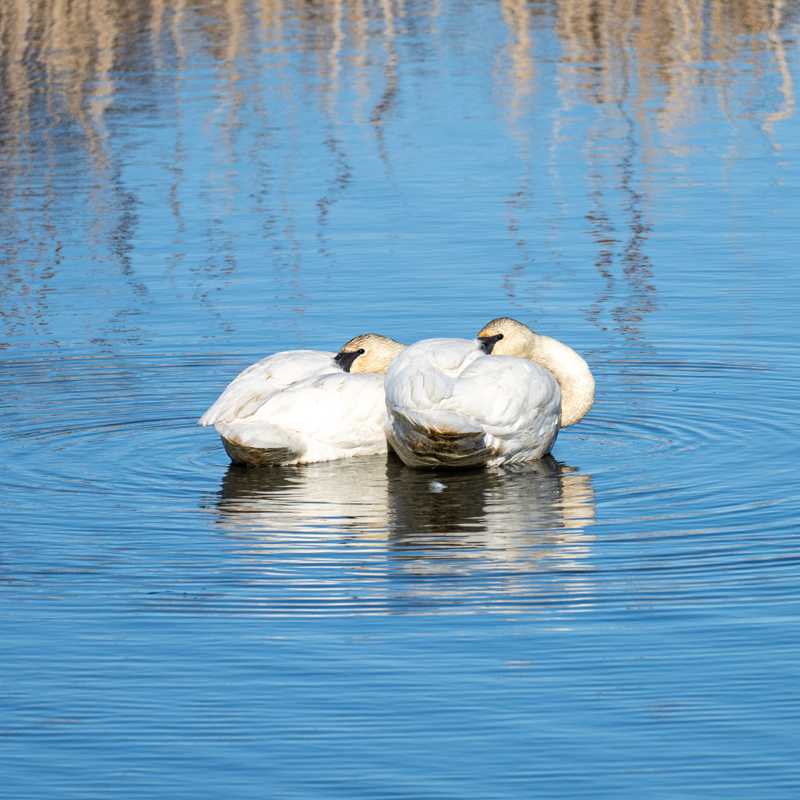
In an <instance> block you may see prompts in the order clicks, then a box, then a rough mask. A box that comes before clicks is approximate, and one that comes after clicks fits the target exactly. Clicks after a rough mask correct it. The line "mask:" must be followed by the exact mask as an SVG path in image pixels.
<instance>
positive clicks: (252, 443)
mask: <svg viewBox="0 0 800 800" xmlns="http://www.w3.org/2000/svg"><path fill="white" fill-rule="evenodd" d="M216 429H217V433H218V434H219V435H220V438H221V439H222V444H223V445H224V447H225V452H226V453H227V454H228V456H229V457H230V459H231V461H233V462H234V464H249V465H250V466H254V467H266V466H280V465H285V464H295V463H297V462H298V460H299V459H300V457H301V456H302V454H303V451H304V450H305V448H304V447H303V445H302V443H301V442H300V441H299V440H298V438H297V437H296V436H295V435H293V434H291V433H289V432H288V431H285V430H282V429H281V428H278V427H276V426H274V425H265V424H264V423H260V424H259V425H258V426H257V427H256V426H254V425H253V424H248V423H224V422H220V423H217V425H216Z"/></svg>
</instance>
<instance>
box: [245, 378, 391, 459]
mask: <svg viewBox="0 0 800 800" xmlns="http://www.w3.org/2000/svg"><path fill="white" fill-rule="evenodd" d="M385 421H386V406H385V403H384V395H383V376H382V375H375V374H362V373H358V374H350V373H346V372H341V371H339V372H333V373H329V374H325V375H321V376H319V377H315V378H309V379H307V380H305V381H301V382H299V383H295V384H292V385H291V386H288V387H286V388H285V389H284V390H283V391H280V392H276V393H274V394H272V395H270V397H268V398H267V399H266V400H265V401H264V402H263V403H262V404H261V405H260V406H259V407H258V408H257V409H255V410H254V412H253V413H252V414H251V415H250V416H249V417H248V418H247V419H246V420H242V421H241V422H240V423H239V424H238V428H237V438H238V440H239V441H241V442H243V443H245V444H248V445H249V446H264V443H265V442H268V441H269V440H270V439H271V438H274V439H275V442H276V446H285V442H288V441H291V442H300V443H301V446H300V447H298V452H299V453H300V454H301V455H302V457H303V460H314V461H316V460H324V459H327V458H338V457H342V456H345V455H358V454H364V453H368V452H369V453H376V452H381V451H382V450H385V449H386V441H385V434H384V425H385ZM275 431H280V435H275V433H274V432H275ZM259 442H260V443H261V444H256V443H259ZM251 443H252V444H251Z"/></svg>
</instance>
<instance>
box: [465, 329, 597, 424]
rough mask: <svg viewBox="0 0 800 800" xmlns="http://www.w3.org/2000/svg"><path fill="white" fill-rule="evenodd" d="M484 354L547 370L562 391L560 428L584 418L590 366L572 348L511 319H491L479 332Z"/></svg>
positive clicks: (589, 398) (588, 404)
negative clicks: (527, 362) (512, 358)
mask: <svg viewBox="0 0 800 800" xmlns="http://www.w3.org/2000/svg"><path fill="white" fill-rule="evenodd" d="M477 338H478V341H479V342H480V345H481V349H482V350H483V352H484V353H487V354H489V355H495V356H516V357H517V358H527V359H530V360H531V361H535V362H536V363H537V364H539V365H540V366H542V367H544V368H545V369H547V370H549V371H550V372H551V373H552V374H553V377H554V378H555V379H556V380H557V381H558V384H559V386H560V388H561V427H562V428H566V427H567V426H568V425H574V424H575V423H576V422H578V421H579V420H581V419H583V417H584V416H586V414H587V413H588V411H589V409H590V408H591V407H592V403H594V389H595V385H594V377H593V376H592V372H591V370H590V369H589V365H588V364H587V363H586V362H585V361H584V360H583V358H581V356H579V355H578V353H576V352H575V351H574V350H573V349H572V348H571V347H568V346H567V345H565V344H563V343H562V342H559V341H558V340H556V339H552V338H551V337H549V336H544V335H542V334H540V333H534V332H533V331H532V330H531V329H530V328H529V327H528V326H527V325H524V324H523V323H522V322H518V321H517V320H515V319H511V317H498V318H497V319H493V320H492V321H491V322H489V323H488V324H486V325H484V326H483V328H481V329H480V331H478V337H477Z"/></svg>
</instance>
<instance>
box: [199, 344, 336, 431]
mask: <svg viewBox="0 0 800 800" xmlns="http://www.w3.org/2000/svg"><path fill="white" fill-rule="evenodd" d="M335 356H336V353H325V352H322V351H320V350H285V351H283V352H281V353H274V354H273V355H271V356H267V357H266V358H262V359H261V360H260V361H257V362H256V363H255V364H251V365H250V366H249V367H247V368H246V369H244V370H242V372H240V373H239V374H238V375H237V376H236V377H235V378H234V379H233V380H232V381H231V382H230V383H229V384H228V385H227V387H225V390H224V391H223V392H222V394H221V395H220V396H219V397H218V398H217V400H216V401H215V402H214V404H213V405H212V406H211V407H210V408H209V409H208V410H207V411H206V412H205V414H203V416H202V417H200V422H199V424H200V425H203V426H207V425H216V424H217V423H220V422H223V423H230V422H235V421H237V420H244V419H247V418H248V417H250V416H252V414H253V413H254V412H255V411H256V409H258V408H259V407H260V406H261V404H262V403H264V402H265V401H266V400H268V399H269V398H270V397H272V396H273V395H274V394H276V393H278V392H281V391H282V390H284V389H286V388H287V387H289V386H291V385H292V384H296V383H299V382H301V381H303V380H305V379H307V378H315V377H319V376H321V375H325V374H326V373H336V372H341V368H340V367H339V366H338V365H337V364H336V362H335V361H334V357H335Z"/></svg>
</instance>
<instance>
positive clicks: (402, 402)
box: [385, 318, 594, 467]
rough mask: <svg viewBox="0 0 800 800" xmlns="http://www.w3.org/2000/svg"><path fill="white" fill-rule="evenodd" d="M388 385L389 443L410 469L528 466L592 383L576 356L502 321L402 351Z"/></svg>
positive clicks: (586, 404) (582, 406) (578, 409)
mask: <svg viewBox="0 0 800 800" xmlns="http://www.w3.org/2000/svg"><path fill="white" fill-rule="evenodd" d="M506 338H507V339H508V340H509V341H507V342H503V340H504V339H506ZM520 340H521V342H520ZM501 342H503V345H502V347H498V345H499V344H500V343H501ZM498 350H500V351H501V354H499V355H496V354H495V353H497V352H498ZM503 351H505V353H507V354H506V355H504V354H502V352H503ZM385 387H386V405H387V410H388V424H387V428H386V436H387V439H388V441H389V444H390V445H391V446H392V449H394V450H395V452H396V453H397V454H398V456H400V458H401V459H402V460H403V462H404V463H405V464H407V465H408V466H411V467H435V466H446V467H468V466H477V465H487V466H497V465H500V464H514V463H521V462H526V461H535V460H537V459H540V458H542V457H543V456H545V455H546V454H547V453H549V452H550V450H551V448H552V447H553V444H554V443H555V440H556V437H557V436H558V432H559V429H560V428H562V427H566V425H568V424H573V423H574V422H577V421H578V419H580V418H581V417H582V416H583V415H584V414H585V413H586V412H587V411H588V410H589V408H590V407H591V404H592V400H593V398H594V379H593V378H592V376H591V372H590V371H589V368H588V366H587V365H586V362H585V361H583V359H582V358H581V357H580V356H579V355H578V354H577V353H575V351H573V350H571V349H570V348H568V347H567V346H566V345H563V344H561V343H560V342H557V341H556V340H554V339H550V338H549V337H543V336H539V335H537V334H534V333H533V332H532V331H531V330H530V329H529V328H527V326H525V325H522V323H519V322H516V321H515V320H509V319H508V318H501V319H499V320H493V321H492V322H491V323H489V325H487V326H485V327H484V328H483V329H482V330H481V332H480V333H479V336H478V339H473V340H468V339H427V340H423V341H421V342H417V343H416V344H414V345H412V346H411V347H408V348H406V350H404V351H403V352H402V353H401V354H400V355H399V356H398V357H397V358H396V359H395V360H394V362H393V363H392V365H391V367H390V368H389V370H388V372H387V375H386V381H385Z"/></svg>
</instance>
